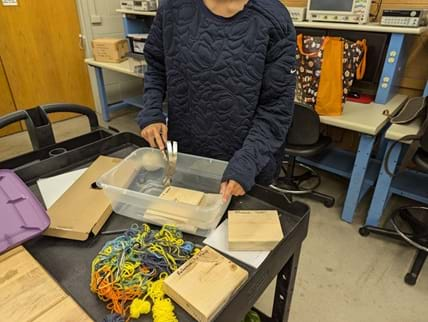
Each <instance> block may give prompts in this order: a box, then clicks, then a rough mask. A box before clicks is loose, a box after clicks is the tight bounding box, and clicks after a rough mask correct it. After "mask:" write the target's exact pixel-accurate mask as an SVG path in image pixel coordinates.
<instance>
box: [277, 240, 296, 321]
mask: <svg viewBox="0 0 428 322" xmlns="http://www.w3.org/2000/svg"><path fill="white" fill-rule="evenodd" d="M300 249H301V248H299V249H298V250H297V251H296V252H295V253H294V255H293V256H292V257H291V258H290V259H289V260H288V262H287V264H285V266H284V267H283V268H282V270H281V271H280V273H279V274H278V278H277V280H276V288H275V300H274V304H273V312H272V321H274V322H286V321H288V316H289V314H290V305H291V299H292V296H293V290H294V284H295V281H296V274H297V265H298V263H299V257H300Z"/></svg>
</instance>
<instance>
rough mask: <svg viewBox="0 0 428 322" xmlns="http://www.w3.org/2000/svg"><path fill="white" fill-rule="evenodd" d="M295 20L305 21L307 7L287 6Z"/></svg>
mask: <svg viewBox="0 0 428 322" xmlns="http://www.w3.org/2000/svg"><path fill="white" fill-rule="evenodd" d="M287 9H288V12H289V13H290V16H291V19H293V21H304V20H305V18H306V8H305V7H287Z"/></svg>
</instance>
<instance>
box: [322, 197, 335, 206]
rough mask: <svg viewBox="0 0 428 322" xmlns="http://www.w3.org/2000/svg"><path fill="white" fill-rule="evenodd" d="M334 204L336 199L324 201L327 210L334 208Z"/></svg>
mask: <svg viewBox="0 0 428 322" xmlns="http://www.w3.org/2000/svg"><path fill="white" fill-rule="evenodd" d="M334 203H335V200H334V198H331V199H329V200H326V201H324V206H326V207H327V208H332V207H333V206H334Z"/></svg>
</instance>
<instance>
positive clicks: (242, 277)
mask: <svg viewBox="0 0 428 322" xmlns="http://www.w3.org/2000/svg"><path fill="white" fill-rule="evenodd" d="M247 278H248V272H247V271H246V270H244V269H242V268H241V267H239V266H238V265H236V264H235V263H233V262H232V261H230V260H228V259H227V258H226V257H224V256H223V255H221V254H219V253H217V252H216V251H214V250H213V249H212V248H210V247H209V246H205V247H204V248H203V249H202V250H201V251H200V252H199V253H198V254H196V255H195V256H193V257H192V258H191V259H190V260H188V261H187V262H186V263H185V264H184V265H183V266H181V267H180V268H179V269H178V270H177V271H175V272H174V273H173V274H172V275H170V276H169V277H168V278H167V279H166V280H165V282H164V291H165V293H166V294H167V295H168V296H169V297H171V298H172V299H173V300H174V301H175V302H176V303H177V304H178V305H180V306H181V307H182V308H183V309H184V310H186V311H187V312H188V313H189V314H190V315H191V316H193V317H194V318H195V319H196V320H197V321H200V322H208V321H212V320H213V318H214V317H215V315H216V313H217V312H219V310H221V308H222V307H223V306H224V305H225V304H226V303H227V302H228V301H229V299H230V298H231V297H232V295H233V294H234V293H235V292H236V291H237V290H238V288H239V287H240V286H241V285H242V284H243V283H244V282H245V281H246V280H247Z"/></svg>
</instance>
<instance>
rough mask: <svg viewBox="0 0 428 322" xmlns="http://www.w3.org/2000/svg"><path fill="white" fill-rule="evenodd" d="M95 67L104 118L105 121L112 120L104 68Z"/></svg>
mask: <svg viewBox="0 0 428 322" xmlns="http://www.w3.org/2000/svg"><path fill="white" fill-rule="evenodd" d="M93 67H94V68H95V76H96V78H97V88H98V94H99V96H100V103H101V111H102V113H103V120H104V121H105V122H108V121H110V110H109V105H108V100H107V93H106V88H105V86H104V76H103V69H102V68H100V67H97V66H93Z"/></svg>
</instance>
